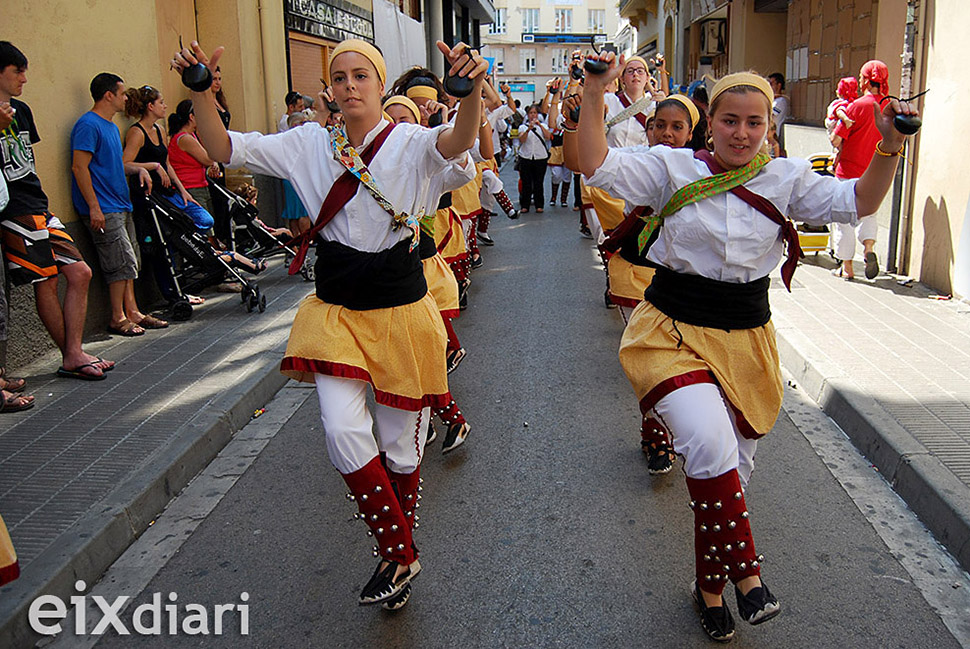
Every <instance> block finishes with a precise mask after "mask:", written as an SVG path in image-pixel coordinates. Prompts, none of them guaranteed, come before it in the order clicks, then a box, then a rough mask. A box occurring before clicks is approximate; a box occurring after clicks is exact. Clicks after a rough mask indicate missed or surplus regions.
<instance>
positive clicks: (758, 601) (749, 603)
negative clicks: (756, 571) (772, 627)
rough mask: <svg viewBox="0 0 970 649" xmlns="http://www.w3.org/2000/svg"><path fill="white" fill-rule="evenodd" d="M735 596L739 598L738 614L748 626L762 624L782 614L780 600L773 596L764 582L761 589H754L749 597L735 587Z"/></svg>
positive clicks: (750, 591)
mask: <svg viewBox="0 0 970 649" xmlns="http://www.w3.org/2000/svg"><path fill="white" fill-rule="evenodd" d="M734 594H735V596H736V597H737V598H738V613H739V614H740V615H741V617H742V618H743V619H744V621H745V622H747V623H748V624H761V623H762V622H767V621H768V620H770V619H771V618H773V617H775V616H776V615H778V614H779V613H781V604H779V603H778V598H777V597H775V596H774V595H772V594H771V591H770V590H768V585H767V584H766V583H765V582H763V581H762V582H761V587H759V588H752V589H751V590H749V591H748V594H747V595H745V594H743V593H742V592H741V591H740V590H738V587H737V586H735V587H734Z"/></svg>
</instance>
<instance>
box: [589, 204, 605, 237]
mask: <svg viewBox="0 0 970 649" xmlns="http://www.w3.org/2000/svg"><path fill="white" fill-rule="evenodd" d="M584 209H585V208H584ZM586 223H587V224H589V231H590V232H592V233H593V241H595V242H596V243H597V245H598V244H601V243H603V242H604V241H606V235H605V234H603V226H602V225H601V224H600V217H598V216H596V210H595V209H594V208H592V207H590V208H588V209H586Z"/></svg>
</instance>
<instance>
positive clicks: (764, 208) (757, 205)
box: [694, 149, 805, 292]
mask: <svg viewBox="0 0 970 649" xmlns="http://www.w3.org/2000/svg"><path fill="white" fill-rule="evenodd" d="M694 157H695V158H697V159H698V160H701V161H702V162H704V164H706V165H707V168H708V169H710V170H711V173H713V174H720V173H724V168H722V167H721V165H719V164H718V163H717V160H715V159H714V156H713V155H711V152H710V151H708V150H706V149H701V150H700V151H697V152H695V153H694ZM731 193H732V194H734V195H735V196H737V197H738V198H740V199H741V200H742V201H744V202H745V203H747V204H748V205H750V206H751V207H753V208H754V209H756V210H758V211H759V212H761V213H762V214H764V215H765V216H767V217H768V218H769V219H771V220H772V221H774V222H775V223H777V224H778V225H779V226H781V235H782V237H783V238H784V239H785V243H786V244H787V248H788V252H787V254H788V259H787V260H786V261H785V263H784V264H782V265H781V278H782V279H783V280H784V282H785V288H787V289H788V291H789V292H791V278H792V276H793V275H794V274H795V267H796V266H797V265H798V260H799V259H802V258H803V257H804V256H805V253H803V252H802V246H801V244H800V243H799V241H798V230H796V229H795V224H794V223H792V221H791V219H787V218H785V216H784V215H783V214H782V213H781V212H780V211H778V208H777V207H775V205H774V203H772V202H771V201H769V200H768V199H767V198H765V197H764V196H759V195H758V194H755V193H754V192H753V191H751V190H750V189H748V188H747V187H745V186H744V185H738V186H737V187H735V188H734V189H732V190H731Z"/></svg>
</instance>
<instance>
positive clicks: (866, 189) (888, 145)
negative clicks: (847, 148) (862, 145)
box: [855, 99, 919, 216]
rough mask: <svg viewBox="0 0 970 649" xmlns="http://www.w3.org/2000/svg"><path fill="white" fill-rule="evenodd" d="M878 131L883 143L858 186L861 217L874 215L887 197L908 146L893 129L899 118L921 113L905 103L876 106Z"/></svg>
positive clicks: (901, 135)
mask: <svg viewBox="0 0 970 649" xmlns="http://www.w3.org/2000/svg"><path fill="white" fill-rule="evenodd" d="M873 112H874V113H875V120H876V128H877V129H879V133H880V134H881V135H882V142H880V143H879V144H878V145H876V153H875V155H873V156H872V161H871V162H869V166H868V167H867V168H866V171H865V173H864V174H862V177H861V178H860V179H859V180H858V182H857V183H856V186H855V204H856V211H857V212H858V214H859V215H860V216H866V215H869V214H875V212H876V210H878V209H879V205H880V204H881V203H882V200H883V199H884V198H885V197H886V193H887V192H888V191H889V187H890V186H891V185H892V182H893V176H894V175H895V174H896V165H897V163H898V162H899V154H900V153H901V152H902V150H903V145H904V144H905V143H906V137H907V136H905V135H903V134H902V133H900V132H899V131H897V130H896V129H895V127H893V118H894V117H895V116H896V115H914V116H916V115H919V111H917V110H916V109H915V108H913V107H912V106H910V105H909V104H908V103H906V102H901V101H898V100H896V99H890V100H889V101H888V102H886V105H885V106H884V107H883V108H882V110H880V109H879V106H878V105H875V106H873Z"/></svg>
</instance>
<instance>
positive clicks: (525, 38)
mask: <svg viewBox="0 0 970 649" xmlns="http://www.w3.org/2000/svg"><path fill="white" fill-rule="evenodd" d="M522 42H523V43H535V42H536V37H535V34H522Z"/></svg>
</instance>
